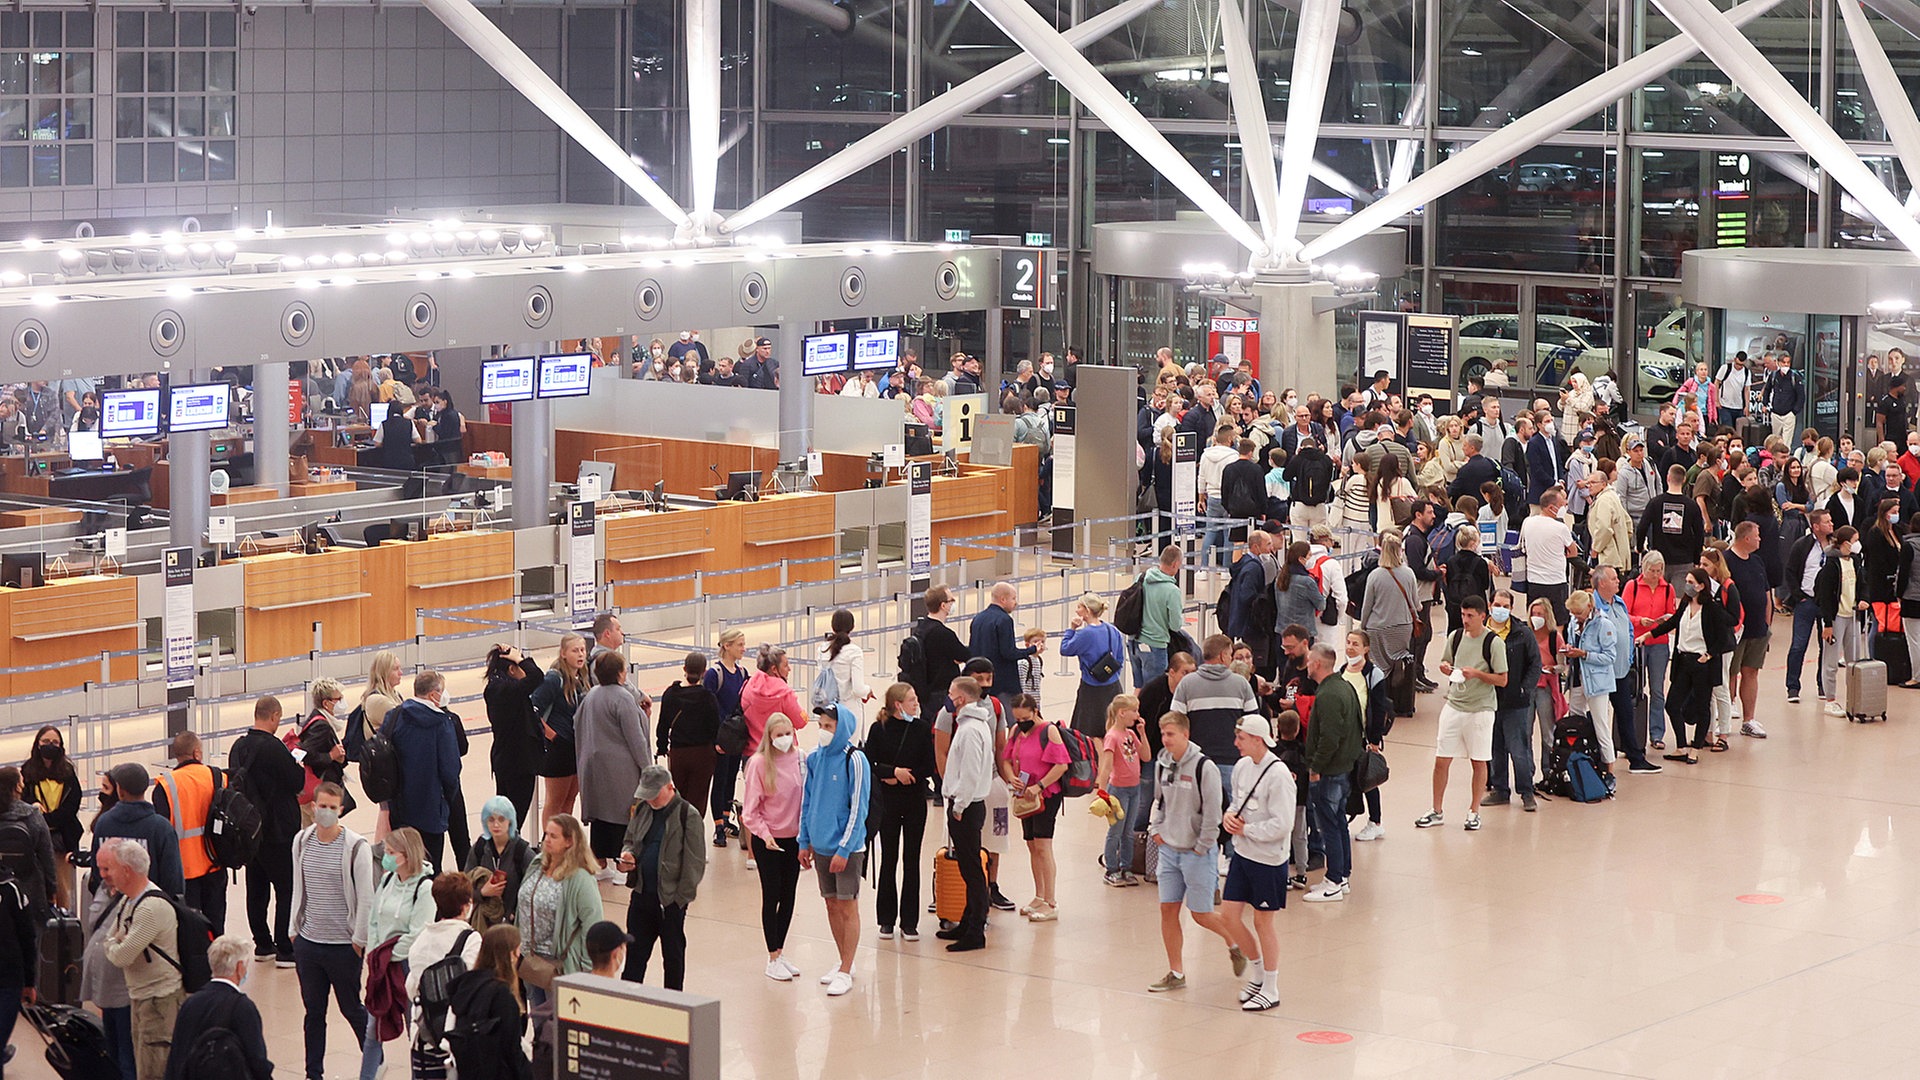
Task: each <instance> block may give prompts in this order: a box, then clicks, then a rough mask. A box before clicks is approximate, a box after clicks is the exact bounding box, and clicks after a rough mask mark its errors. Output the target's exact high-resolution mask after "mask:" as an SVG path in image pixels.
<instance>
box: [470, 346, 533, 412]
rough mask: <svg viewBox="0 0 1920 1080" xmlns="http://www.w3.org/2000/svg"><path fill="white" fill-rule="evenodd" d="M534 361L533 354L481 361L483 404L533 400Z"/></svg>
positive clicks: (481, 394)
mask: <svg viewBox="0 0 1920 1080" xmlns="http://www.w3.org/2000/svg"><path fill="white" fill-rule="evenodd" d="M533 363H534V358H533V357H531V356H508V357H503V358H501V359H499V360H482V361H480V402H481V404H483V405H492V404H495V403H497V402H503V401H531V400H533Z"/></svg>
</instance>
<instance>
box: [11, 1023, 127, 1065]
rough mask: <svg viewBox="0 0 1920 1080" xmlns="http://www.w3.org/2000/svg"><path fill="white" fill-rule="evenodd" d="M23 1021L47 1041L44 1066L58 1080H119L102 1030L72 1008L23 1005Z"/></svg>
mask: <svg viewBox="0 0 1920 1080" xmlns="http://www.w3.org/2000/svg"><path fill="white" fill-rule="evenodd" d="M21 1012H23V1013H25V1014H26V1016H27V1022H28V1023H30V1024H32V1025H33V1029H34V1030H35V1031H38V1032H39V1033H40V1037H41V1038H43V1039H45V1040H46V1041H47V1064H49V1065H51V1066H53V1069H54V1071H55V1072H57V1073H59V1074H60V1077H61V1080H120V1064H119V1062H117V1061H115V1060H114V1055H113V1049H112V1047H111V1045H110V1044H109V1043H108V1042H107V1033H106V1029H104V1028H102V1027H101V1026H100V1021H99V1020H98V1019H96V1018H95V1017H94V1016H93V1015H92V1014H91V1013H87V1012H84V1011H82V1010H81V1009H79V1008H77V1007H75V1006H72V1005H25V1006H22V1007H21Z"/></svg>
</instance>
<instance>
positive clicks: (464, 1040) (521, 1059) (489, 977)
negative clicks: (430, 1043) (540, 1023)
mask: <svg viewBox="0 0 1920 1080" xmlns="http://www.w3.org/2000/svg"><path fill="white" fill-rule="evenodd" d="M447 1012H448V1019H447V1031H448V1038H447V1046H448V1047H449V1048H450V1049H451V1050H452V1051H453V1061H454V1065H455V1066H456V1067H457V1068H458V1069H459V1074H460V1076H461V1078H462V1080H533V1065H532V1063H530V1062H529V1061H528V1060H527V1055H526V1052H525V1051H524V1050H523V1049H522V1048H521V1036H522V1034H524V1033H525V1031H526V1030H527V1016H526V1013H524V1012H522V1011H521V1009H520V1002H519V1000H518V999H516V998H515V997H514V996H513V988H512V987H510V986H508V985H507V984H506V983H503V982H501V981H500V979H499V977H498V976H496V975H495V974H494V973H493V972H491V971H469V972H467V973H466V974H465V975H462V976H460V977H459V978H457V979H455V980H453V986H452V987H451V994H450V997H449V1005H448V1010H447Z"/></svg>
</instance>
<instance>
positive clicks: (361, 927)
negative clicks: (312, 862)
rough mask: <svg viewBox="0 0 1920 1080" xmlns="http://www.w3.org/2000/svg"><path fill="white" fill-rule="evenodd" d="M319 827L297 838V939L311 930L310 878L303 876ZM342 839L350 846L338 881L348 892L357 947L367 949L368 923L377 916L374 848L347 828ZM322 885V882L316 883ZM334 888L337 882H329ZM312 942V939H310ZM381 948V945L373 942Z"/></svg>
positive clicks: (292, 921) (294, 927)
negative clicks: (309, 847) (314, 835)
mask: <svg viewBox="0 0 1920 1080" xmlns="http://www.w3.org/2000/svg"><path fill="white" fill-rule="evenodd" d="M318 828H319V826H317V825H309V826H307V827H306V828H304V829H302V830H300V835H298V836H296V837H294V838H293V913H292V916H291V918H290V919H289V920H288V925H289V926H291V927H292V932H293V934H294V936H296V937H298V936H300V933H301V931H303V930H305V929H306V926H307V889H308V888H309V883H308V881H307V876H306V875H305V874H304V873H302V872H301V870H300V867H301V860H302V859H304V858H305V857H306V854H307V845H308V844H311V843H314V842H315V841H314V838H313V834H314V832H315V830H316V829H318ZM341 836H342V837H344V838H345V840H346V842H347V846H346V851H345V863H346V872H345V873H343V874H342V875H341V876H340V878H339V879H337V880H338V885H339V887H340V888H341V889H344V890H345V891H346V899H347V921H348V923H349V924H350V925H351V926H352V927H353V944H355V945H358V946H360V947H361V948H363V949H364V948H366V947H367V945H368V942H367V920H368V918H369V917H370V916H371V915H372V913H373V893H374V876H373V845H372V844H370V843H368V842H367V838H366V837H364V836H361V835H360V834H359V833H356V832H354V831H353V830H352V829H349V828H347V827H346V826H344V825H343V826H341ZM312 884H313V885H318V884H320V883H319V882H314V883H312ZM326 884H327V885H329V886H332V885H334V884H335V882H332V881H329V882H326ZM308 940H312V939H308ZM373 944H375V945H378V944H379V942H377V941H376V942H373Z"/></svg>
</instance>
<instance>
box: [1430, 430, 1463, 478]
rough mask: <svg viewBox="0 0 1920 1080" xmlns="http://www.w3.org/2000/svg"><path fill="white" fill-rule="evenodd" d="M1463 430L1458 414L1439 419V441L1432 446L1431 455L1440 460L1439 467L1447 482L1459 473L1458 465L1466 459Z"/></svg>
mask: <svg viewBox="0 0 1920 1080" xmlns="http://www.w3.org/2000/svg"><path fill="white" fill-rule="evenodd" d="M1463 431H1464V428H1463V426H1462V425H1461V423H1460V418H1459V417H1458V416H1447V417H1443V418H1442V419H1441V421H1440V442H1439V444H1438V445H1436V446H1435V447H1434V450H1433V456H1434V457H1435V458H1436V459H1437V460H1438V461H1439V462H1440V469H1441V471H1442V472H1444V473H1445V474H1446V476H1447V483H1449V484H1451V483H1453V478H1454V477H1456V476H1458V475H1460V465H1461V463H1462V462H1464V461H1466V460H1467V444H1466V440H1465V437H1464V435H1463Z"/></svg>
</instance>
